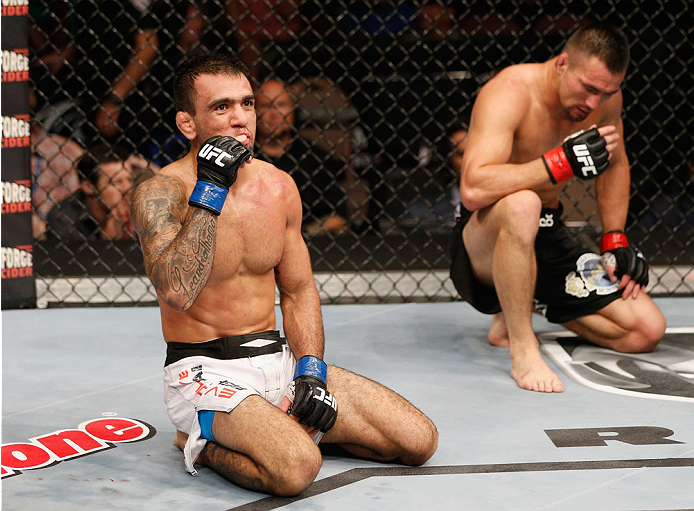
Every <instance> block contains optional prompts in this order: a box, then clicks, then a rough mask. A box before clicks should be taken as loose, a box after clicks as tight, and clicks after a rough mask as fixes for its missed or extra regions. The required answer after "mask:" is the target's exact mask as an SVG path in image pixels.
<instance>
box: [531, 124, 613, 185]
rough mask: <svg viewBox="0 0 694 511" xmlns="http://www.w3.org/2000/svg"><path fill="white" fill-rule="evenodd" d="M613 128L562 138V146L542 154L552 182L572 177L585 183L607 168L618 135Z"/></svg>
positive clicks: (607, 127) (582, 132) (594, 129)
mask: <svg viewBox="0 0 694 511" xmlns="http://www.w3.org/2000/svg"><path fill="white" fill-rule="evenodd" d="M615 131H616V128H615V127H614V126H604V127H602V128H600V129H597V128H592V129H590V130H588V131H583V130H581V131H579V132H577V133H574V134H573V135H570V136H568V137H566V139H565V140H564V143H563V144H562V145H561V146H560V147H557V148H555V149H552V150H551V151H548V152H546V153H545V154H543V155H542V161H543V163H544V164H545V168H546V169H547V173H548V174H549V178H550V180H551V181H552V183H554V184H557V183H561V182H562V181H567V180H569V179H571V178H572V177H574V176H577V177H579V178H581V179H584V180H588V179H593V178H596V177H598V176H599V175H600V174H602V173H603V172H605V171H606V170H607V168H608V167H609V166H610V162H609V159H610V156H611V154H612V151H614V150H615V149H616V147H617V140H618V138H619V135H618V134H617V133H615Z"/></svg>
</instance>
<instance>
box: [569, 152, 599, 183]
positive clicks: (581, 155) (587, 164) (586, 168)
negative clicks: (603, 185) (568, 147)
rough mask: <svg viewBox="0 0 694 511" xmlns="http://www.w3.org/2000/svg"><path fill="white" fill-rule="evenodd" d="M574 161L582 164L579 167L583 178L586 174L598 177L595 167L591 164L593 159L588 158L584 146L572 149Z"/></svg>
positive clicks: (588, 153)
mask: <svg viewBox="0 0 694 511" xmlns="http://www.w3.org/2000/svg"><path fill="white" fill-rule="evenodd" d="M573 149H574V154H575V155H576V159H577V160H578V161H579V162H581V163H582V164H583V167H581V172H583V175H584V176H586V177H587V176H588V173H591V174H593V175H594V176H597V175H598V171H597V170H595V165H594V164H593V158H591V156H590V151H589V150H588V147H587V146H586V145H585V144H577V145H575V146H574V147H573Z"/></svg>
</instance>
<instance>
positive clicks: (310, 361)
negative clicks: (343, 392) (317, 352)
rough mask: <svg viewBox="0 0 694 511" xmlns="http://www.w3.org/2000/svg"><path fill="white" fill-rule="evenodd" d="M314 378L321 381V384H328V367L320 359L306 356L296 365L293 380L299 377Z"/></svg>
mask: <svg viewBox="0 0 694 511" xmlns="http://www.w3.org/2000/svg"><path fill="white" fill-rule="evenodd" d="M303 374H305V375H307V376H314V377H316V378H318V379H319V380H321V381H322V382H323V383H327V382H328V366H327V364H326V363H325V362H323V361H322V360H321V359H320V358H318V357H314V356H313V355H307V356H305V357H301V358H300V359H299V361H298V362H297V363H296V369H294V379H296V377H297V376H301V375H303Z"/></svg>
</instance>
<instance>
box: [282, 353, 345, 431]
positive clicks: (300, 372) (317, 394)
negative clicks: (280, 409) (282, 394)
mask: <svg viewBox="0 0 694 511" xmlns="http://www.w3.org/2000/svg"><path fill="white" fill-rule="evenodd" d="M327 378H328V366H327V365H325V362H323V361H322V360H321V359H320V358H318V357H314V356H306V357H301V358H300V359H299V361H298V362H297V363H296V369H295V370H294V402H293V403H292V405H291V407H290V408H289V410H288V411H287V413H289V414H291V415H295V416H296V417H298V418H299V423H300V424H304V425H306V426H310V427H313V428H315V429H318V430H320V431H322V432H324V433H325V432H326V431H328V430H329V429H330V428H332V427H333V424H335V419H337V401H336V400H335V397H334V396H333V395H332V394H331V393H330V392H328V389H327V387H326V382H327Z"/></svg>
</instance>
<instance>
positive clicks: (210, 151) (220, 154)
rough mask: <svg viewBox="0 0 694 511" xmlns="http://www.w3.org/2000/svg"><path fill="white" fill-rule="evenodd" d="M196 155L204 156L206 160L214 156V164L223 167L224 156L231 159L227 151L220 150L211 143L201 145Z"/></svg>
mask: <svg viewBox="0 0 694 511" xmlns="http://www.w3.org/2000/svg"><path fill="white" fill-rule="evenodd" d="M198 157H200V158H205V159H206V160H211V159H212V158H214V159H215V160H214V162H215V164H216V165H217V166H219V167H224V166H225V165H226V163H224V161H223V159H224V158H229V159H231V155H230V154H229V153H227V152H226V151H222V150H221V149H220V148H219V147H215V146H213V145H211V144H205V145H204V146H202V149H200V152H199V153H198Z"/></svg>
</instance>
